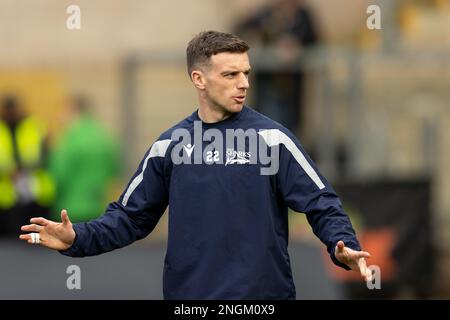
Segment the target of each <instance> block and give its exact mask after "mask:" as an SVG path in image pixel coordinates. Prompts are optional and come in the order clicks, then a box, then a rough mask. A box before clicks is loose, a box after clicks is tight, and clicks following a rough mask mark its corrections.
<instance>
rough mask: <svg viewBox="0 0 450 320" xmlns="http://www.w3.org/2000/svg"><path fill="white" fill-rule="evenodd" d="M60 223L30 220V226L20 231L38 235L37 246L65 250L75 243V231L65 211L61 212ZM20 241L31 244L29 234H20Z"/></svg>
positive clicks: (37, 219) (38, 219)
mask: <svg viewBox="0 0 450 320" xmlns="http://www.w3.org/2000/svg"><path fill="white" fill-rule="evenodd" d="M61 221H62V222H61V223H59V222H54V221H50V220H47V219H44V218H31V219H30V222H31V223H32V224H29V225H25V226H22V228H21V230H22V231H27V232H32V233H39V244H41V245H43V246H44V247H47V248H50V249H54V250H67V249H69V248H70V246H71V245H72V244H73V242H74V241H75V230H74V229H73V226H72V222H70V220H69V216H68V215H67V211H66V210H62V211H61ZM19 238H20V239H22V240H26V241H27V242H28V243H29V244H33V240H32V235H31V234H30V233H27V234H21V235H20V237H19Z"/></svg>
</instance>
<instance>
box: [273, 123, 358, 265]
mask: <svg viewBox="0 0 450 320" xmlns="http://www.w3.org/2000/svg"><path fill="white" fill-rule="evenodd" d="M266 140H267V141H268V142H269V145H272V146H274V145H278V146H279V155H280V156H279V159H280V161H279V170H278V173H277V186H278V190H279V192H281V195H282V197H283V199H284V201H285V203H286V204H287V205H288V206H289V207H290V208H291V209H292V210H295V211H297V212H303V213H305V214H306V216H307V219H308V222H309V224H310V225H311V227H312V230H313V232H314V234H315V235H316V236H317V237H318V238H319V239H320V240H321V241H322V242H323V243H324V244H325V245H326V247H327V251H328V253H329V254H330V257H331V259H332V260H333V262H334V263H335V264H336V265H338V266H340V267H342V268H345V269H349V268H348V266H346V265H345V264H342V263H340V262H339V261H338V260H337V259H336V257H335V256H334V250H335V246H336V244H337V242H338V241H339V240H342V241H344V243H345V245H346V246H348V247H350V248H352V249H354V250H361V248H360V245H359V242H358V240H357V238H356V235H355V231H354V230H353V227H352V224H351V222H350V219H349V218H348V216H347V214H346V213H345V212H344V210H343V208H342V204H341V201H340V200H339V198H338V196H337V195H336V193H335V191H334V190H333V188H332V187H331V185H330V184H329V183H328V181H326V179H325V177H323V176H322V175H321V174H320V172H319V171H318V170H317V167H316V165H315V164H314V163H313V161H312V160H311V159H310V158H309V156H308V155H307V154H306V152H305V151H304V149H303V148H302V146H301V145H300V142H299V141H298V140H297V139H296V138H295V137H294V136H293V135H292V134H291V133H290V132H287V133H284V132H282V131H280V130H277V129H275V130H268V132H267V133H266Z"/></svg>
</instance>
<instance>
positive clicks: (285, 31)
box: [235, 0, 318, 133]
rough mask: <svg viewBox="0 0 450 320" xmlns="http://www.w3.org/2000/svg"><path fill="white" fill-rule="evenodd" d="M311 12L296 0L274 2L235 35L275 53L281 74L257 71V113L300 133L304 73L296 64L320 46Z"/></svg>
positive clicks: (244, 24)
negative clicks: (305, 52) (307, 52)
mask: <svg viewBox="0 0 450 320" xmlns="http://www.w3.org/2000/svg"><path fill="white" fill-rule="evenodd" d="M313 20H314V19H313V16H312V15H311V13H310V11H309V10H308V9H307V8H306V7H305V6H304V5H303V4H302V2H301V1H297V0H275V1H273V2H271V3H270V4H269V5H268V6H267V7H264V8H262V9H261V10H260V11H258V12H257V13H256V14H255V15H253V16H251V17H249V18H248V19H246V20H245V21H243V22H241V23H240V24H238V26H237V28H236V31H235V32H236V33H237V34H239V35H240V36H242V38H244V39H246V40H248V41H249V42H250V43H252V42H253V44H259V46H261V47H262V48H263V49H273V50H275V54H276V55H277V60H278V61H279V62H281V65H280V67H279V69H278V70H256V72H255V87H256V101H255V105H256V106H258V111H260V112H261V113H263V114H265V115H266V116H268V117H269V118H272V119H273V120H275V121H277V122H280V123H281V124H283V125H284V126H285V127H287V128H288V129H289V130H291V131H292V132H294V133H297V132H298V131H299V130H300V129H301V128H300V125H301V121H302V119H301V118H302V111H303V110H302V109H303V101H302V100H303V82H304V72H303V71H301V70H299V68H298V66H297V65H295V62H296V61H298V59H299V58H300V56H301V54H302V51H303V49H304V48H307V47H309V46H313V45H315V44H316V43H317V41H318V39H317V31H316V27H315V24H314V21H313Z"/></svg>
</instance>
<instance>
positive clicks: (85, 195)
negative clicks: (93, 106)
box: [50, 96, 121, 222]
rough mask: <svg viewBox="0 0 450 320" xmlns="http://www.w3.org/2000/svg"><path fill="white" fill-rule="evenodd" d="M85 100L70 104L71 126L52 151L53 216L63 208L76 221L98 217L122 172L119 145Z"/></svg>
mask: <svg viewBox="0 0 450 320" xmlns="http://www.w3.org/2000/svg"><path fill="white" fill-rule="evenodd" d="M89 108H90V106H89V102H88V100H87V98H86V97H83V96H73V97H70V98H69V99H68V101H67V114H66V116H67V117H68V120H69V124H68V125H67V126H66V129H65V131H64V132H63V134H62V136H61V137H60V139H59V140H58V141H57V143H56V146H55V148H54V149H53V150H52V152H51V161H50V170H51V173H52V175H53V178H54V180H55V183H56V201H55V206H54V210H53V211H54V217H55V218H59V213H60V211H61V209H62V208H64V209H67V210H69V211H70V212H72V216H71V218H72V219H73V220H75V221H77V222H81V221H88V220H90V219H93V218H96V217H97V216H98V213H99V212H103V209H104V208H105V206H106V204H107V203H108V196H109V191H110V190H111V186H113V185H114V182H115V178H116V177H117V176H118V175H119V172H120V167H121V166H120V163H121V161H120V155H119V149H120V148H119V144H118V143H117V142H116V141H115V139H114V137H113V136H112V135H110V134H109V133H108V131H107V130H106V129H105V128H104V127H103V126H102V125H101V124H100V123H99V122H98V121H97V120H95V119H94V117H93V116H92V115H91V113H90V110H89Z"/></svg>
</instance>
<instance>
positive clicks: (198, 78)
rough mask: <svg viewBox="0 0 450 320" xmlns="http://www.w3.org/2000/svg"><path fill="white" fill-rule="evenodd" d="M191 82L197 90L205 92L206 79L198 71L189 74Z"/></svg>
mask: <svg viewBox="0 0 450 320" xmlns="http://www.w3.org/2000/svg"><path fill="white" fill-rule="evenodd" d="M191 80H192V82H193V83H194V86H195V87H196V88H197V89H200V90H205V87H206V78H205V74H204V73H203V72H202V71H200V70H193V71H192V72H191Z"/></svg>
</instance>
